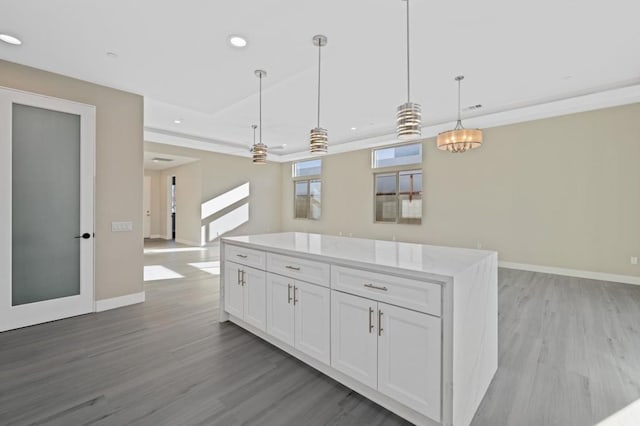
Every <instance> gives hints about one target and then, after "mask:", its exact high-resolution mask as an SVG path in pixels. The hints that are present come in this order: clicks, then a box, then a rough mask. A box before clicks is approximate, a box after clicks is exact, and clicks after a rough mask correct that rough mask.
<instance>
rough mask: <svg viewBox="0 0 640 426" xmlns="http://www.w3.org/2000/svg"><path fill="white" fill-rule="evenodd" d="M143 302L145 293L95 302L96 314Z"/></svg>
mask: <svg viewBox="0 0 640 426" xmlns="http://www.w3.org/2000/svg"><path fill="white" fill-rule="evenodd" d="M144 300H145V292H144V291H143V292H140V293H133V294H127V295H125V296H119V297H112V298H110V299H102V300H96V312H103V311H108V310H110V309H116V308H121V307H123V306H129V305H135V304H136V303H142V302H144Z"/></svg>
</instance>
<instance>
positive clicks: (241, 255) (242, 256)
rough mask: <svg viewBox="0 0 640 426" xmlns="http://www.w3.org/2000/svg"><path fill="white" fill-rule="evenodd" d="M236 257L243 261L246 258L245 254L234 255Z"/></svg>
mask: <svg viewBox="0 0 640 426" xmlns="http://www.w3.org/2000/svg"><path fill="white" fill-rule="evenodd" d="M236 256H238V257H241V258H243V259H246V258H247V255H246V254H236Z"/></svg>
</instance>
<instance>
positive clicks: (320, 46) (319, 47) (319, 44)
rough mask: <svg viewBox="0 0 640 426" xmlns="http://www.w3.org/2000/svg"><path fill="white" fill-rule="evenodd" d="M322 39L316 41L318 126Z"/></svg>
mask: <svg viewBox="0 0 640 426" xmlns="http://www.w3.org/2000/svg"><path fill="white" fill-rule="evenodd" d="M321 55H322V40H319V41H318V127H320V64H321V61H322V56H321Z"/></svg>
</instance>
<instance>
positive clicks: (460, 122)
mask: <svg viewBox="0 0 640 426" xmlns="http://www.w3.org/2000/svg"><path fill="white" fill-rule="evenodd" d="M461 81H462V79H461V78H459V79H458V123H459V124H462V120H461V119H460V82H461Z"/></svg>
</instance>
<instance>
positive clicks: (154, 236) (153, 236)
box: [149, 234, 167, 240]
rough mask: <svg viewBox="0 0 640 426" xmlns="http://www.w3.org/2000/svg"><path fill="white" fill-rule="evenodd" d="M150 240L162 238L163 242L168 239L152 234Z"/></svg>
mask: <svg viewBox="0 0 640 426" xmlns="http://www.w3.org/2000/svg"><path fill="white" fill-rule="evenodd" d="M149 238H154V239H158V238H160V239H163V240H166V239H167V238H166V237H165V236H164V235H160V234H151V237H149Z"/></svg>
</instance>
